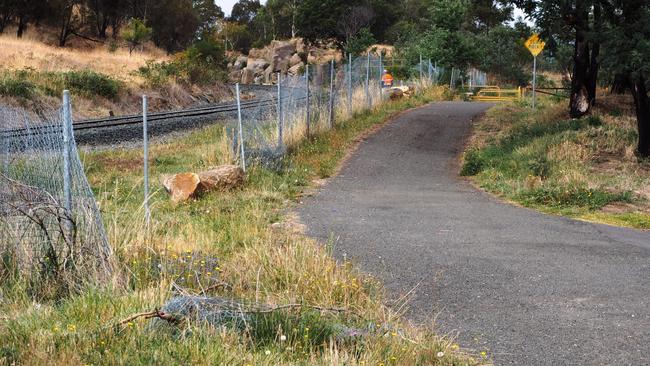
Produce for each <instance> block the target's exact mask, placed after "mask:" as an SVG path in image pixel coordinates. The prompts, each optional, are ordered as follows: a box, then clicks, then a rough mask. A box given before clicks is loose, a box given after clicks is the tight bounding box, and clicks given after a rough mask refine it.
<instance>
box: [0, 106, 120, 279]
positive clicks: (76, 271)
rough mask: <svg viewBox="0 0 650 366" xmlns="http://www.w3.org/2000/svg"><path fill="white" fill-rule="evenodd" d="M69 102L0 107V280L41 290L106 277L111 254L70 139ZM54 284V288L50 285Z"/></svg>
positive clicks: (108, 271) (74, 147) (109, 273)
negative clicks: (37, 109) (13, 279)
mask: <svg viewBox="0 0 650 366" xmlns="http://www.w3.org/2000/svg"><path fill="white" fill-rule="evenodd" d="M69 117H70V108H69V104H64V107H63V108H62V109H61V110H60V111H56V112H52V113H41V116H39V117H37V116H34V115H28V114H27V113H25V112H24V111H22V110H18V109H14V108H8V107H2V108H0V121H3V125H5V126H8V125H9V126H11V125H12V124H13V126H14V127H18V126H16V125H19V126H20V127H22V128H21V129H7V130H3V131H1V132H0V154H1V160H2V169H1V171H0V275H2V274H4V275H7V274H10V273H12V274H14V275H15V276H17V277H19V278H21V279H23V280H25V281H26V282H27V283H29V284H33V285H34V287H33V290H34V291H41V290H43V289H40V288H38V285H39V284H40V285H46V284H49V286H48V288H47V289H46V290H47V291H50V292H61V291H71V290H74V289H75V288H76V287H78V286H81V285H82V284H84V283H88V282H93V283H95V282H96V281H102V280H106V279H107V278H108V277H109V276H110V275H111V272H112V266H111V261H110V257H111V249H110V246H109V245H108V241H107V238H106V234H105V232H104V228H103V225H102V222H101V217H100V214H99V210H98V208H97V205H96V202H95V199H94V196H93V193H92V190H91V189H90V186H89V184H88V181H87V179H86V176H85V174H84V169H83V166H82V164H81V161H80V160H79V158H78V154H77V147H76V144H75V141H74V138H73V137H72V125H71V121H70V118H69ZM55 284H56V285H57V286H55Z"/></svg>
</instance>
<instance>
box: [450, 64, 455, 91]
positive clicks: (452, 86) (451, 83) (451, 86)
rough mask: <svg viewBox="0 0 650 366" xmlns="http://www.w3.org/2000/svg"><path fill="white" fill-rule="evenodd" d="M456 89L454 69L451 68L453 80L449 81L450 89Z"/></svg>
mask: <svg viewBox="0 0 650 366" xmlns="http://www.w3.org/2000/svg"><path fill="white" fill-rule="evenodd" d="M453 88H454V68H453V67H452V68H451V78H450V80H449V89H453Z"/></svg>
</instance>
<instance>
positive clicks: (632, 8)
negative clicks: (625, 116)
mask: <svg viewBox="0 0 650 366" xmlns="http://www.w3.org/2000/svg"><path fill="white" fill-rule="evenodd" d="M604 10H605V14H604V15H605V17H606V18H607V21H608V22H607V23H608V24H607V25H606V30H605V32H604V35H605V36H604V37H603V39H604V40H605V41H604V44H603V46H604V48H605V49H606V52H605V55H604V57H603V65H604V68H605V70H606V71H607V73H608V75H609V79H610V82H613V81H615V80H616V79H619V80H622V81H623V84H624V85H625V86H626V87H627V88H629V90H630V91H631V93H632V96H633V98H634V105H635V111H636V118H637V130H638V133H639V141H638V146H637V152H638V154H639V156H641V157H646V158H647V157H650V100H649V98H648V75H650V5H648V3H647V2H646V1H644V0H625V1H623V0H615V1H611V2H608V3H607V4H606V6H605V8H604Z"/></svg>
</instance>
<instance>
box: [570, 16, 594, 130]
mask: <svg viewBox="0 0 650 366" xmlns="http://www.w3.org/2000/svg"><path fill="white" fill-rule="evenodd" d="M576 18H577V22H576V24H575V29H576V41H575V45H574V50H573V61H574V62H573V77H572V78H571V98H570V100H569V109H570V111H569V114H570V116H571V118H580V117H582V116H584V115H585V114H587V112H589V108H590V107H591V105H590V99H589V87H588V82H589V76H590V72H589V69H590V67H589V66H590V64H591V60H590V57H589V42H588V41H587V37H586V32H587V30H588V24H589V14H588V13H587V10H586V9H585V8H582V9H576Z"/></svg>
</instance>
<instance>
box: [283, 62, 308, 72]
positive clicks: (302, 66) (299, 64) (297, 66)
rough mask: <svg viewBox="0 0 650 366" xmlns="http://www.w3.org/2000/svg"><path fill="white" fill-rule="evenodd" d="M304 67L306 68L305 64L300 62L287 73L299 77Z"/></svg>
mask: <svg viewBox="0 0 650 366" xmlns="http://www.w3.org/2000/svg"><path fill="white" fill-rule="evenodd" d="M304 67H305V63H304V62H302V61H300V62H299V63H297V64H295V65H293V66H291V67H290V68H289V70H288V71H287V72H288V74H289V75H292V76H295V75H299V74H300V72H301V70H304Z"/></svg>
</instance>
